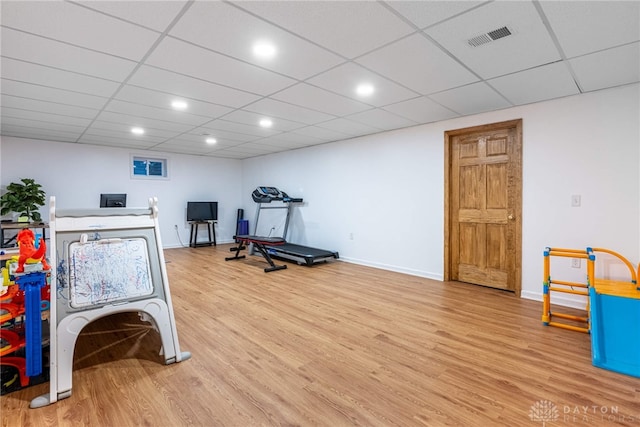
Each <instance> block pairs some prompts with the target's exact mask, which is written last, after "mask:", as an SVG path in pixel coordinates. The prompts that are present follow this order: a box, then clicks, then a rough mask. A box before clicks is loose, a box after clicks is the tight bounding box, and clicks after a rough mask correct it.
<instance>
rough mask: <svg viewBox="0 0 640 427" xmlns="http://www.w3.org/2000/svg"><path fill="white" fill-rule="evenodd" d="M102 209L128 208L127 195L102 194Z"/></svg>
mask: <svg viewBox="0 0 640 427" xmlns="http://www.w3.org/2000/svg"><path fill="white" fill-rule="evenodd" d="M100 207H101V208H126V207H127V195H126V194H125V193H111V194H106V193H103V194H100Z"/></svg>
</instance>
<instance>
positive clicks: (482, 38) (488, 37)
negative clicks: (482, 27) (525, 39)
mask: <svg viewBox="0 0 640 427" xmlns="http://www.w3.org/2000/svg"><path fill="white" fill-rule="evenodd" d="M512 34H513V31H512V30H511V29H510V28H509V27H502V28H497V29H495V30H493V31H489V32H488V33H484V34H480V35H479V36H475V37H472V38H470V39H469V40H467V43H469V46H471V47H478V46H482V45H483V44H487V43H491V42H493V41H496V40H498V39H502V38H504V37H508V36H510V35H512Z"/></svg>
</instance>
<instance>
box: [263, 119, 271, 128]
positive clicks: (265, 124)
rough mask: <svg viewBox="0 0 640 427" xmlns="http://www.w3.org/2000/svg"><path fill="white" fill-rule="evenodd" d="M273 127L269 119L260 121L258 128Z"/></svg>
mask: <svg viewBox="0 0 640 427" xmlns="http://www.w3.org/2000/svg"><path fill="white" fill-rule="evenodd" d="M271 125H273V122H272V121H271V120H270V119H262V120H260V126H262V127H263V128H270V127H271Z"/></svg>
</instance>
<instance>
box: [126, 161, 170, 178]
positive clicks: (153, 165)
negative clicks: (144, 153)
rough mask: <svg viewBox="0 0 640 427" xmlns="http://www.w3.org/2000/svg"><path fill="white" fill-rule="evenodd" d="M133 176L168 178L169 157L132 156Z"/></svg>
mask: <svg viewBox="0 0 640 427" xmlns="http://www.w3.org/2000/svg"><path fill="white" fill-rule="evenodd" d="M131 177H132V178H158V179H166V178H167V177H168V175H167V159H157V158H150V157H141V156H132V157H131Z"/></svg>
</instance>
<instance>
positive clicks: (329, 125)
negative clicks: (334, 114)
mask: <svg viewBox="0 0 640 427" xmlns="http://www.w3.org/2000/svg"><path fill="white" fill-rule="evenodd" d="M316 126H318V127H321V128H325V129H329V130H332V131H334V132H340V133H343V134H346V135H350V136H352V137H353V136H360V135H368V134H372V133H378V132H380V129H376V128H374V127H371V126H367V125H365V124H363V123H359V122H355V121H353V120H348V119H345V118H339V119H334V120H329V121H327V122H323V123H318V124H317V125H316Z"/></svg>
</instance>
